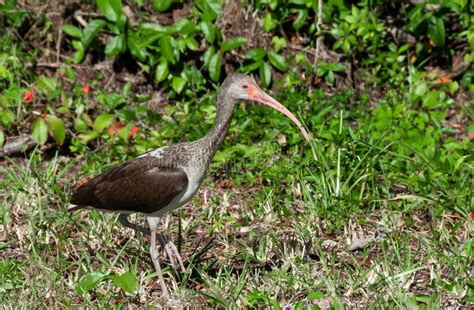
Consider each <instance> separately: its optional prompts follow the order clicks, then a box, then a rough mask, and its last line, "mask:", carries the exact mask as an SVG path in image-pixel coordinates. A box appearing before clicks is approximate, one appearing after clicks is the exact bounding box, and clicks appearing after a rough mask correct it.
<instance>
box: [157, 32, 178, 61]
mask: <svg viewBox="0 0 474 310" xmlns="http://www.w3.org/2000/svg"><path fill="white" fill-rule="evenodd" d="M160 51H161V54H162V55H163V57H164V58H165V59H166V60H167V61H168V62H170V63H175V59H174V52H173V47H172V46H171V36H169V35H164V36H161V37H160Z"/></svg>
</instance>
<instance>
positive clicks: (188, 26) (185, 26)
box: [170, 18, 198, 37]
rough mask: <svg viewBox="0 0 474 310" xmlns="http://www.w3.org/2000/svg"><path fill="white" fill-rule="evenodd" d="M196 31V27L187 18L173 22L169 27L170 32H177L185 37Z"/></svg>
mask: <svg viewBox="0 0 474 310" xmlns="http://www.w3.org/2000/svg"><path fill="white" fill-rule="evenodd" d="M197 29H198V27H197V25H196V24H195V23H193V22H192V21H190V20H189V19H187V18H182V19H180V20H178V21H177V22H175V23H174V24H173V25H172V26H171V27H170V30H171V31H173V32H175V33H176V32H179V34H181V35H183V36H184V37H187V36H188V35H190V34H191V33H193V32H195V31H196V30H197Z"/></svg>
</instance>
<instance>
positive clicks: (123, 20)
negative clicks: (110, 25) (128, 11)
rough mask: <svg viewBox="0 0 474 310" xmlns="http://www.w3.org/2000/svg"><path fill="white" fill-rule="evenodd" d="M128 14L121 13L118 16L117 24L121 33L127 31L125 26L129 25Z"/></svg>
mask: <svg viewBox="0 0 474 310" xmlns="http://www.w3.org/2000/svg"><path fill="white" fill-rule="evenodd" d="M127 21H128V18H127V15H125V14H120V15H119V17H118V18H117V22H116V25H117V27H118V29H119V32H120V33H125V26H126V25H127Z"/></svg>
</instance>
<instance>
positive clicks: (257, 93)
mask: <svg viewBox="0 0 474 310" xmlns="http://www.w3.org/2000/svg"><path fill="white" fill-rule="evenodd" d="M248 97H249V99H250V100H253V101H258V102H260V103H263V104H265V105H267V106H269V107H272V108H274V109H275V110H278V111H280V112H281V113H283V114H285V115H286V117H288V118H289V119H291V121H292V122H293V123H295V125H296V126H298V128H299V130H300V131H301V134H302V135H303V137H304V138H305V139H306V141H307V142H309V140H310V138H309V134H308V132H307V131H306V130H305V129H304V127H303V125H301V123H300V122H299V121H298V120H297V119H296V117H295V116H294V115H293V114H292V113H291V112H290V111H288V109H287V108H285V107H284V106H283V105H282V104H281V103H279V102H278V101H276V100H275V99H273V98H272V97H270V96H269V95H267V94H266V93H265V92H264V91H263V90H261V89H260V88H258V87H252V86H250V87H249V90H248Z"/></svg>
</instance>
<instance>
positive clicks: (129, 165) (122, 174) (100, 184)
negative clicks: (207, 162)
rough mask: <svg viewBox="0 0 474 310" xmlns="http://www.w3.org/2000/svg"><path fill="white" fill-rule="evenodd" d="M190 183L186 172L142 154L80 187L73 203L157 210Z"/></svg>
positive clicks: (116, 209)
mask: <svg viewBox="0 0 474 310" xmlns="http://www.w3.org/2000/svg"><path fill="white" fill-rule="evenodd" d="M187 186H188V177H187V176H186V173H185V172H184V171H183V170H182V169H180V168H176V167H166V166H163V165H162V160H160V159H159V158H154V157H151V156H146V157H139V158H136V159H134V160H131V161H128V162H126V163H124V164H123V165H121V166H119V167H116V168H113V169H112V170H110V171H108V172H106V173H103V174H101V175H99V176H97V177H95V178H93V179H92V180H90V181H88V182H87V183H86V184H84V185H82V186H80V187H79V188H78V189H77V190H76V191H75V192H74V194H73V195H72V197H71V203H72V204H75V205H77V207H76V208H74V209H73V210H77V209H79V208H82V207H94V208H96V209H101V210H108V211H114V212H120V213H132V212H142V213H153V212H156V211H158V210H160V209H163V208H164V207H166V206H167V205H168V204H169V203H170V202H171V201H172V200H173V199H174V198H175V197H176V196H177V195H178V194H179V193H181V192H182V191H183V190H184V189H185V188H186V187H187Z"/></svg>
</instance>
